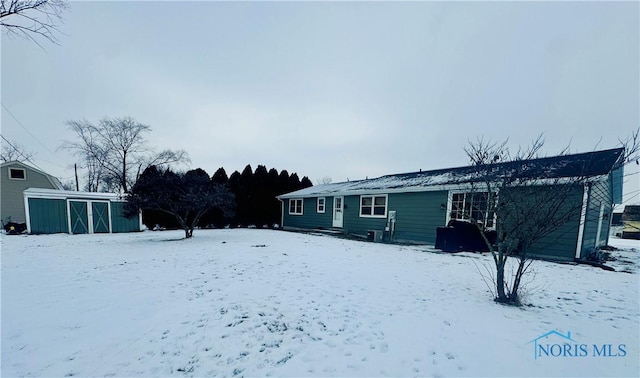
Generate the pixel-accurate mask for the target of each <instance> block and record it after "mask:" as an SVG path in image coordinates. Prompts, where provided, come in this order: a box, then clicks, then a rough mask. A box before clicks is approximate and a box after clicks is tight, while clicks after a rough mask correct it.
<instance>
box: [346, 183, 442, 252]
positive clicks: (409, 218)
mask: <svg viewBox="0 0 640 378" xmlns="http://www.w3.org/2000/svg"><path fill="white" fill-rule="evenodd" d="M387 199H388V205H387V213H388V212H389V211H395V212H396V226H395V233H394V240H396V241H415V242H423V243H431V244H434V243H435V241H436V228H438V227H443V226H445V225H446V205H447V192H446V191H437V192H415V193H391V194H389V195H388V197H387ZM442 205H444V207H445V209H442ZM345 206H346V209H345V211H344V213H345V217H344V218H345V222H344V228H345V230H346V231H347V232H348V233H351V234H356V235H362V236H366V235H367V231H370V230H377V231H384V230H385V227H386V226H387V218H369V217H361V216H360V196H359V195H357V196H346V197H345Z"/></svg>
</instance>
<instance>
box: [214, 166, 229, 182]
mask: <svg viewBox="0 0 640 378" xmlns="http://www.w3.org/2000/svg"><path fill="white" fill-rule="evenodd" d="M211 180H212V181H213V182H215V183H216V184H220V185H226V184H227V183H228V182H229V178H228V177H227V172H226V171H225V170H224V168H222V167H220V168H218V170H217V171H216V173H214V174H213V176H212V177H211Z"/></svg>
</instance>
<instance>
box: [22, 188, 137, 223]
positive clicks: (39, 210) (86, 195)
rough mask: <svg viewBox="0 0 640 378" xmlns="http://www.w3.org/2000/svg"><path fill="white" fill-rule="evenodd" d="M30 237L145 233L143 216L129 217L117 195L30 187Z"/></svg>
mask: <svg viewBox="0 0 640 378" xmlns="http://www.w3.org/2000/svg"><path fill="white" fill-rule="evenodd" d="M23 196H24V206H25V214H26V223H27V231H28V232H29V233H30V234H55V233H69V234H97V233H105V234H108V233H116V232H135V231H140V230H142V226H141V225H142V216H141V215H139V216H138V217H135V218H126V217H125V216H124V215H123V209H124V203H125V201H124V200H123V199H122V197H121V196H120V195H118V194H115V193H92V192H74V191H67V190H54V189H40V188H29V189H26V190H25V191H24V192H23Z"/></svg>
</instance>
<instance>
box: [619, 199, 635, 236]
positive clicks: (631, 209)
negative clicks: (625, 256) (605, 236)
mask: <svg viewBox="0 0 640 378" xmlns="http://www.w3.org/2000/svg"><path fill="white" fill-rule="evenodd" d="M622 224H623V227H622V235H621V236H622V238H623V239H640V206H638V205H629V206H625V207H624V211H623V213H622Z"/></svg>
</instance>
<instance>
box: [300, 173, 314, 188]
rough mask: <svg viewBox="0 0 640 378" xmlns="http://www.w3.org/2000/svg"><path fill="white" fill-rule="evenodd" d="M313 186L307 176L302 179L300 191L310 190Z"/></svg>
mask: <svg viewBox="0 0 640 378" xmlns="http://www.w3.org/2000/svg"><path fill="white" fill-rule="evenodd" d="M312 186H313V183H312V182H311V180H309V178H308V177H307V176H304V177H303V178H302V180H301V181H300V188H299V189H304V188H310V187H312Z"/></svg>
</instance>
